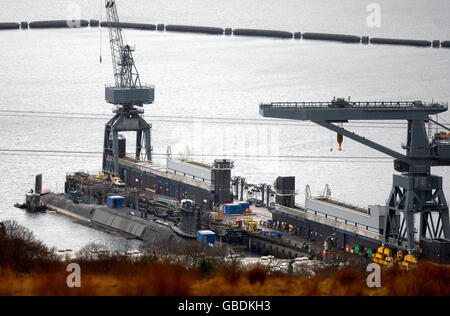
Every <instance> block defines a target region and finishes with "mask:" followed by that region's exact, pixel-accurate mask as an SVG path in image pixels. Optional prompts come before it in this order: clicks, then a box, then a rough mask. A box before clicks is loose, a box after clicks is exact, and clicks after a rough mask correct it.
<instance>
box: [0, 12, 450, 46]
mask: <svg viewBox="0 0 450 316" xmlns="http://www.w3.org/2000/svg"><path fill="white" fill-rule="evenodd" d="M116 25H118V26H119V27H122V28H128V29H135V30H149V31H167V32H182V33H200V34H212V35H226V36H231V35H234V36H248V37H268V38H280V39H295V40H301V39H304V40H318V41H334V42H342V43H362V44H364V45H368V44H373V45H379V44H383V45H402V46H415V47H433V48H441V47H442V48H450V41H448V40H446V41H440V40H432V41H428V40H413V39H397V38H381V37H373V38H369V36H356V35H347V34H333V33H314V32H304V33H302V32H287V31H277V30H265V29H247V28H235V29H232V28H230V27H227V28H222V27H211V26H196V25H177V24H169V25H165V24H150V23H133V22H117V23H116ZM87 26H90V27H99V26H101V27H109V26H110V23H109V22H100V21H99V20H95V19H91V20H74V21H71V20H51V21H33V22H25V21H23V22H20V23H16V22H0V30H13V29H23V30H25V29H29V28H30V29H33V28H78V27H87Z"/></svg>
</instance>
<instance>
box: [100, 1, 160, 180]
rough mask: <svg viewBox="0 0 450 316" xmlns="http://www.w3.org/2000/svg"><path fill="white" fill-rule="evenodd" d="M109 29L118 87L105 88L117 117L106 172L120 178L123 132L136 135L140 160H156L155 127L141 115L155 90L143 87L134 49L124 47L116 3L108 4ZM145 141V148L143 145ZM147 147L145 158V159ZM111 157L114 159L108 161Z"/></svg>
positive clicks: (107, 140) (108, 129) (110, 128)
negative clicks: (153, 133)
mask: <svg viewBox="0 0 450 316" xmlns="http://www.w3.org/2000/svg"><path fill="white" fill-rule="evenodd" d="M105 8H106V16H107V26H108V29H109V40H110V45H111V58H112V64H113V72H114V81H115V85H114V86H107V87H106V88H105V100H106V102H108V103H110V104H113V105H115V106H116V108H115V109H114V110H113V113H115V116H114V117H113V118H112V119H111V120H110V121H109V122H108V123H106V125H105V136H104V149H103V171H105V172H108V173H113V174H114V175H116V176H118V175H119V171H120V170H119V132H123V131H135V132H136V155H135V157H136V159H138V160H142V159H144V160H148V161H151V159H152V147H151V133H150V131H151V125H150V124H148V123H147V122H146V121H145V120H144V119H143V118H142V117H141V114H143V113H144V110H143V109H141V108H142V107H143V105H144V104H151V103H153V101H154V99H155V89H154V87H153V86H147V85H143V84H142V83H141V80H140V77H139V73H138V71H137V68H136V65H135V63H134V58H133V52H134V48H132V47H131V46H130V45H126V44H124V41H123V36H122V29H121V27H120V22H119V15H118V13H117V6H116V1H115V0H105ZM143 136H144V137H143ZM143 139H145V145H143ZM144 146H145V156H144V157H141V152H142V148H143V147H144ZM108 157H112V161H111V159H108Z"/></svg>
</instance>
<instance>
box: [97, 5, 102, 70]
mask: <svg viewBox="0 0 450 316" xmlns="http://www.w3.org/2000/svg"><path fill="white" fill-rule="evenodd" d="M102 11H103V0H100V16H99V19H98V23H99V26H98V28H99V32H100V64H101V63H102V61H103V59H102V25H101V24H102Z"/></svg>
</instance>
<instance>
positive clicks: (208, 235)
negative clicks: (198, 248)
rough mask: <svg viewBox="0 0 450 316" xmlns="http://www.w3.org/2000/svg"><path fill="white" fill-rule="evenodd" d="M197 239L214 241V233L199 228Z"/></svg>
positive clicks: (210, 242) (209, 242)
mask: <svg viewBox="0 0 450 316" xmlns="http://www.w3.org/2000/svg"><path fill="white" fill-rule="evenodd" d="M197 241H199V242H201V243H205V242H207V243H208V244H213V243H215V242H216V234H215V233H214V232H213V231H210V230H200V231H198V232H197Z"/></svg>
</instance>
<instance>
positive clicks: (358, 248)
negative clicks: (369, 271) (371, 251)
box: [354, 245, 361, 255]
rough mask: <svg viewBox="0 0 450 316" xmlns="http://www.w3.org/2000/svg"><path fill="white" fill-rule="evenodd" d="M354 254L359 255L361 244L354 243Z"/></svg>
mask: <svg viewBox="0 0 450 316" xmlns="http://www.w3.org/2000/svg"><path fill="white" fill-rule="evenodd" d="M354 248H355V254H357V255H359V253H360V252H361V246H360V245H355V247H354Z"/></svg>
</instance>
